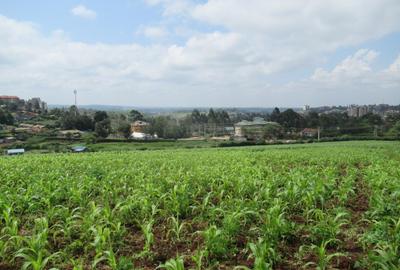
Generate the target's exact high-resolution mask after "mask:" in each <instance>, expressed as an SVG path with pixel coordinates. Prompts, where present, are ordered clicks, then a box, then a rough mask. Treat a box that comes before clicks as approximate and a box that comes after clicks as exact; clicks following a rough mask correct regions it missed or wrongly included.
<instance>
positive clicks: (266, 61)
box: [0, 0, 400, 106]
mask: <svg viewBox="0 0 400 270" xmlns="http://www.w3.org/2000/svg"><path fill="white" fill-rule="evenodd" d="M145 1H146V2H147V3H148V4H150V5H160V6H161V7H163V8H164V15H165V16H166V18H164V20H163V21H162V22H158V23H155V25H154V26H147V27H142V28H141V29H139V32H140V33H141V34H143V35H145V36H147V37H149V38H152V39H155V43H156V42H157V41H158V40H157V39H159V38H164V37H166V35H168V34H170V33H172V30H171V32H168V28H167V27H168V26H171V25H166V24H164V23H165V22H166V21H167V24H168V20H169V16H171V18H172V19H171V20H174V23H176V21H175V19H176V18H181V19H179V20H181V22H186V23H182V27H187V28H188V29H187V28H183V30H184V31H182V30H180V32H183V35H182V36H184V37H185V40H184V41H183V42H181V43H180V44H174V43H168V42H170V39H169V37H168V39H166V40H163V41H166V42H163V43H161V44H159V45H140V44H119V45H118V44H101V43H97V44H88V43H81V42H76V41H73V40H71V39H69V38H68V35H67V34H65V33H64V32H62V31H55V32H54V33H53V34H51V35H48V36H47V35H44V34H42V33H41V32H40V31H39V29H38V28H37V27H36V26H35V25H34V24H32V23H27V22H20V21H15V20H12V19H9V18H6V17H1V16H0V40H1V41H2V46H0V90H2V89H6V90H7V89H9V90H7V91H11V92H12V93H15V91H20V92H19V93H20V94H21V95H23V94H24V93H30V94H29V95H42V96H43V97H44V98H46V99H48V100H49V101H50V102H53V103H65V102H66V100H67V98H68V96H69V95H70V94H71V89H74V88H77V89H78V90H80V93H81V96H80V98H81V100H80V103H81V104H83V103H105V104H110V103H120V104H137V105H143V106H151V105H152V106H160V105H164V106H165V105H169V106H174V105H186V106H191V105H210V106H218V105H219V106H220V105H231V106H246V105H247V106H274V105H300V104H303V103H310V104H313V102H314V104H316V103H318V104H323V103H336V102H343V101H345V100H348V103H357V99H363V98H364V99H365V98H367V97H368V98H371V99H373V98H376V97H378V98H379V97H380V95H382V96H386V97H388V96H395V97H399V95H400V94H399V91H398V89H399V88H398V87H399V77H400V75H399V74H400V72H399V71H400V57H399V58H398V59H397V60H396V61H395V62H394V63H393V64H392V65H390V66H389V67H387V68H386V69H385V70H383V71H374V59H375V58H376V57H378V52H376V51H371V50H360V51H359V52H357V53H356V54H354V55H352V56H349V57H348V58H346V59H344V60H343V61H342V62H341V63H339V64H338V65H337V66H336V67H335V68H333V69H331V70H327V69H317V70H316V71H315V72H314V74H313V75H312V76H311V77H310V78H308V79H305V80H303V81H294V82H293V83H290V84H287V85H284V86H282V85H281V84H274V83H273V80H272V79H274V78H275V79H276V78H278V80H279V81H283V83H282V84H284V83H285V82H287V81H288V80H290V79H287V75H286V74H287V72H291V71H297V70H304V69H314V68H315V67H316V66H318V65H317V63H319V59H321V57H322V56H326V55H327V54H328V53H332V52H335V51H336V50H337V49H338V48H343V47H345V48H357V47H358V46H360V44H362V43H363V42H365V41H369V40H371V39H379V38H380V37H382V36H384V35H386V34H388V33H393V32H396V31H400V17H399V16H398V14H400V2H399V1H398V0H353V1H347V0H346V1H345V0H326V1H309V0H296V1H290V0H284V1H280V2H279V3H278V2H277V1H272V0H259V1H257V0H249V1H241V0H209V1H208V2H206V3H204V4H196V3H195V2H194V1H193V2H192V1H189V0H177V1H172V0H145ZM197 3H198V1H197ZM172 15H174V16H172ZM177 15H178V16H177ZM190 20H195V21H196V25H199V24H200V25H203V26H204V24H209V26H208V27H205V29H212V30H207V31H205V30H203V31H204V32H203V33H200V32H199V31H200V30H199V29H202V27H199V28H198V29H190V26H191V25H192V24H191V22H188V21H190ZM173 26H174V25H173ZM170 29H173V28H170ZM178 32H179V31H178ZM266 85H268V87H266ZM396 87H397V88H396ZM38 91H39V92H38ZM84 91H87V92H86V93H87V94H82V92H83V93H85V92H84ZM362 91H365V93H363V92H362ZM396 91H397V92H396ZM55 92H57V93H56V94H55ZM353 92H354V93H357V94H353ZM12 93H10V94H12ZM32 93H35V94H32ZM107 93H109V94H107ZM82 95H83V96H82ZM109 95H112V98H110V96H109ZM351 100H354V101H351Z"/></svg>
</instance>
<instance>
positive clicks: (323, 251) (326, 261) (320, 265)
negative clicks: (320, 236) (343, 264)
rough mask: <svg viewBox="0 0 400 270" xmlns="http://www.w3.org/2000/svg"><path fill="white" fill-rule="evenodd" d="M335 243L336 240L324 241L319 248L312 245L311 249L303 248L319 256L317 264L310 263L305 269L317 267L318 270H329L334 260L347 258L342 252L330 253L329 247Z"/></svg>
mask: <svg viewBox="0 0 400 270" xmlns="http://www.w3.org/2000/svg"><path fill="white" fill-rule="evenodd" d="M333 241H335V240H334V239H331V240H327V241H323V242H322V243H321V244H320V245H319V246H317V245H311V246H310V247H303V248H308V249H309V251H311V252H313V253H314V254H315V255H316V256H317V262H308V263H306V264H305V265H304V268H307V267H309V266H315V267H316V269H317V270H326V269H329V265H330V263H331V261H332V260H333V259H335V258H338V257H345V256H346V254H344V253H340V252H335V253H328V250H327V247H328V245H329V244H330V243H331V242H333Z"/></svg>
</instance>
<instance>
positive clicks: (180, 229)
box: [0, 142, 400, 270]
mask: <svg viewBox="0 0 400 270" xmlns="http://www.w3.org/2000/svg"><path fill="white" fill-rule="evenodd" d="M399 150H400V144H399V143H398V142H343V143H324V144H311V145H293V146H284V145H283V146H258V147H242V148H224V149H218V148H215V149H212V148H209V149H181V150H160V151H137V152H103V153H88V154H81V155H74V154H47V155H27V156H20V157H2V158H0V269H20V268H24V269H34V270H39V269H50V268H57V269H74V270H78V269H118V270H127V269H155V268H157V267H159V268H161V269H261V270H262V269H301V268H302V267H304V268H312V269H314V268H317V269H332V268H336V269H354V268H357V267H359V268H361V269H398V268H399V267H400V259H399V258H400V250H399V246H400V204H399V201H400V154H399Z"/></svg>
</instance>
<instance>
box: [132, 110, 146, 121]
mask: <svg viewBox="0 0 400 270" xmlns="http://www.w3.org/2000/svg"><path fill="white" fill-rule="evenodd" d="M129 120H130V121H132V122H135V121H143V120H144V116H143V114H141V113H140V112H139V111H137V110H131V111H130V112H129Z"/></svg>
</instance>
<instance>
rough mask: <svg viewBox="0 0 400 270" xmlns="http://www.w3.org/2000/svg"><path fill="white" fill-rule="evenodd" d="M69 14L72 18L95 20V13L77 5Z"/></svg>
mask: <svg viewBox="0 0 400 270" xmlns="http://www.w3.org/2000/svg"><path fill="white" fill-rule="evenodd" d="M71 13H72V14H73V15H74V16H78V17H81V18H84V19H90V20H93V19H96V17H97V13H96V12H95V11H94V10H91V9H89V8H87V7H85V6H84V5H78V6H76V7H74V8H72V9H71Z"/></svg>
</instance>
